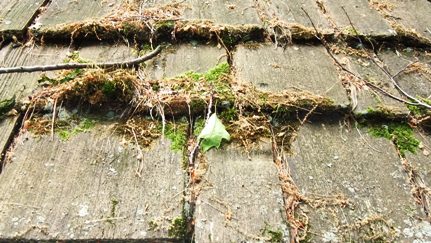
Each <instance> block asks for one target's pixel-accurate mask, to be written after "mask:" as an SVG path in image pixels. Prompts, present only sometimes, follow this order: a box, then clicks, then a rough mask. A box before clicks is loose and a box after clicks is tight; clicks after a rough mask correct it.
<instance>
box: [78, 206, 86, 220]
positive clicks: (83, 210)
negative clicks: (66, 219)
mask: <svg viewBox="0 0 431 243" xmlns="http://www.w3.org/2000/svg"><path fill="white" fill-rule="evenodd" d="M78 215H79V217H85V216H87V215H88V205H80V209H79V213H78Z"/></svg>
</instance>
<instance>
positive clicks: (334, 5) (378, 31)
mask: <svg viewBox="0 0 431 243" xmlns="http://www.w3.org/2000/svg"><path fill="white" fill-rule="evenodd" d="M324 2H325V6H326V8H327V10H328V14H329V16H330V17H331V18H332V19H333V20H334V22H335V24H336V25H337V28H338V29H339V30H340V31H341V32H343V33H345V34H348V35H353V36H354V35H356V34H358V35H371V36H375V37H388V36H393V35H395V34H396V32H395V31H394V30H393V29H392V28H391V26H390V25H389V24H388V22H387V21H386V20H384V19H383V16H381V15H380V14H379V13H378V12H377V11H376V10H374V9H372V8H371V7H370V5H369V3H368V1H367V0H347V1H324ZM343 7H344V9H345V11H346V12H344V11H343V9H342V8H343ZM346 13H347V15H348V16H349V17H347V16H346ZM349 18H350V21H351V22H352V24H353V27H352V25H351V24H350V21H349ZM353 28H355V29H356V30H357V31H358V32H359V33H355V31H354V30H353Z"/></svg>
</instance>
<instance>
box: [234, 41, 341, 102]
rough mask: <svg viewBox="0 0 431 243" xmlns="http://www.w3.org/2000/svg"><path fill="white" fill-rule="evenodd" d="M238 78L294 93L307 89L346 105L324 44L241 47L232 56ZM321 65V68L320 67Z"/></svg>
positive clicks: (256, 84)
mask: <svg viewBox="0 0 431 243" xmlns="http://www.w3.org/2000/svg"><path fill="white" fill-rule="evenodd" d="M233 58H234V59H233V64H234V68H235V70H236V77H237V79H238V80H239V81H242V82H251V83H252V84H253V85H255V86H256V87H257V88H258V89H259V90H263V91H270V92H276V93H277V92H278V93H280V92H284V91H289V92H292V93H295V92H301V91H306V92H310V93H312V94H315V95H320V96H323V97H328V98H330V99H332V100H334V103H335V105H337V106H347V105H348V103H349V101H348V99H347V95H346V91H345V90H344V88H343V86H342V84H341V80H340V79H339V78H338V75H337V70H336V68H335V65H334V64H333V61H332V59H331V58H330V57H329V55H328V54H327V53H326V51H325V49H324V48H323V47H317V46H302V45H301V46H299V45H294V46H289V47H287V48H286V49H285V50H284V49H283V48H281V47H277V48H276V47H275V46H274V45H259V46H257V47H256V46H253V47H250V48H247V47H246V46H239V47H238V48H237V51H236V52H235V53H234V55H233ZM317 67H318V68H317Z"/></svg>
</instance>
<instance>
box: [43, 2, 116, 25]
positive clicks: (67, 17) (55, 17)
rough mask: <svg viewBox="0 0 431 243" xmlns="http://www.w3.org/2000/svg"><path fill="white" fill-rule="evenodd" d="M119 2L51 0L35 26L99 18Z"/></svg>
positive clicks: (112, 11) (109, 12) (112, 9)
mask: <svg viewBox="0 0 431 243" xmlns="http://www.w3.org/2000/svg"><path fill="white" fill-rule="evenodd" d="M120 4H121V1H117V0H108V1H99V0H83V1H69V0H58V1H52V2H51V3H50V4H49V5H48V6H47V9H46V11H44V12H43V13H42V14H41V16H40V17H39V18H38V19H37V21H36V22H37V24H36V26H37V27H40V28H41V29H42V30H43V29H46V28H52V27H55V26H56V25H60V24H70V23H74V22H81V21H85V20H92V19H101V18H103V17H105V16H106V15H108V14H111V13H114V11H115V10H117V9H118V7H119V6H120Z"/></svg>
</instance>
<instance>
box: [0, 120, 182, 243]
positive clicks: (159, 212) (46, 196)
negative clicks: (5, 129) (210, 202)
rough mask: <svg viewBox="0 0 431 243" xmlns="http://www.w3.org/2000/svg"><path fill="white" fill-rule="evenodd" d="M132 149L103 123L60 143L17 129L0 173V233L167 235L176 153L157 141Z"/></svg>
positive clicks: (175, 198)
mask: <svg viewBox="0 0 431 243" xmlns="http://www.w3.org/2000/svg"><path fill="white" fill-rule="evenodd" d="M139 154H140V152H139V150H138V149H137V148H136V147H135V146H131V145H125V144H123V143H122V142H121V138H120V137H117V136H115V135H113V131H112V130H111V129H110V127H107V125H105V126H102V125H99V126H96V127H95V128H94V129H92V130H91V132H87V133H81V134H78V135H76V136H73V137H72V138H70V140H68V141H66V142H62V141H61V140H59V139H58V138H57V136H56V137H55V138H54V140H51V138H50V136H44V137H39V138H35V137H33V136H32V135H31V134H29V133H24V134H22V135H20V137H19V138H18V139H17V141H16V147H15V149H14V154H13V156H12V160H11V161H10V162H9V163H8V164H7V165H6V167H5V168H4V171H3V173H2V174H1V176H0V238H1V239H8V238H13V237H16V238H18V239H51V240H53V239H155V238H169V235H168V229H169V227H170V226H171V220H172V219H174V218H177V217H180V216H181V212H182V205H183V204H182V192H183V190H184V189H183V186H184V182H183V174H182V169H181V158H182V156H181V154H179V153H175V152H173V151H171V150H170V146H169V142H168V141H164V142H162V141H160V140H159V141H155V144H154V146H153V147H151V148H150V149H148V150H144V151H143V155H142V156H138V155H139ZM138 171H141V173H140V176H137V175H138V173H137V172H138Z"/></svg>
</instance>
